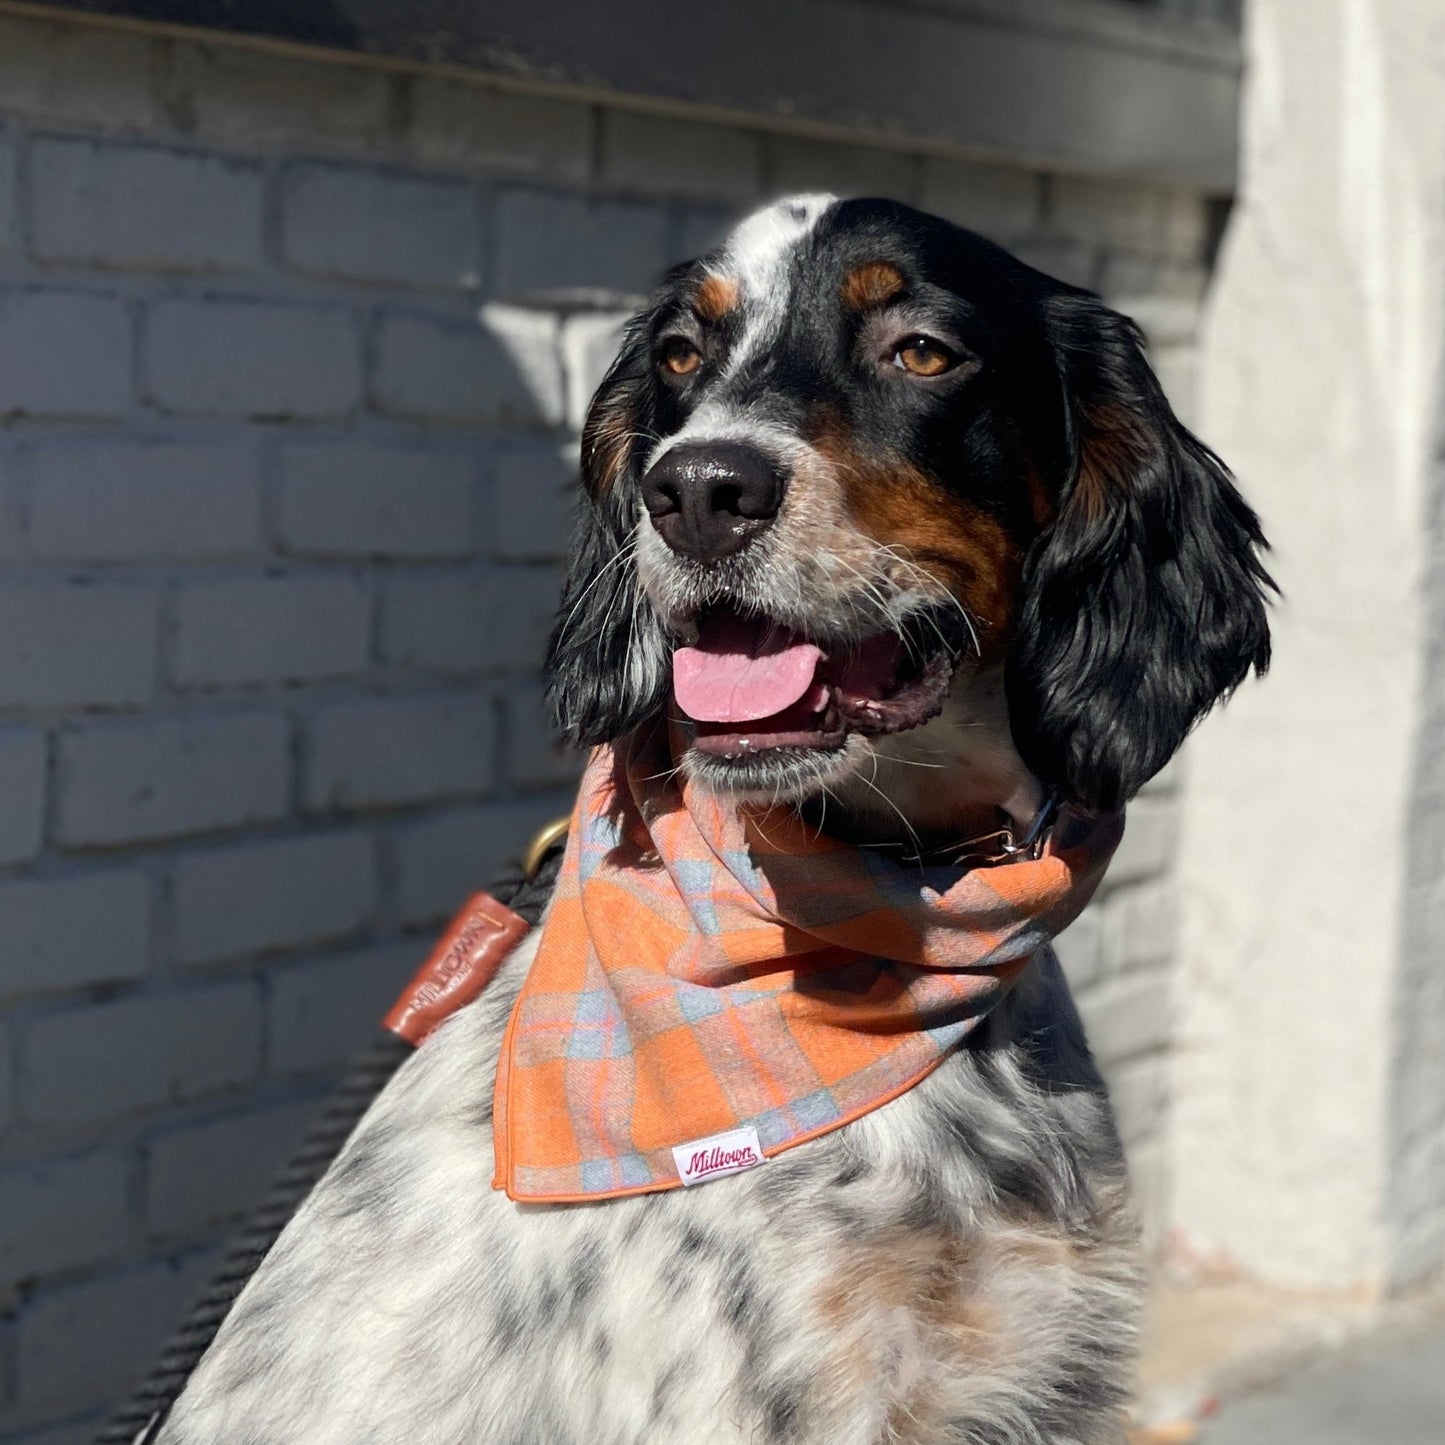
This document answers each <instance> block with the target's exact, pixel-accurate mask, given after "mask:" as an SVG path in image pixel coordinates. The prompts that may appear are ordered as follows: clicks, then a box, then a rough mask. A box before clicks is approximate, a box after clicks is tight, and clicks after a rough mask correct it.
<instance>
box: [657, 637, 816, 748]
mask: <svg viewBox="0 0 1445 1445" xmlns="http://www.w3.org/2000/svg"><path fill="white" fill-rule="evenodd" d="M796 636H797V634H796V633H793V632H789V631H787V630H786V629H784V628H781V627H777V626H775V625H774V624H773V623H770V622H767V621H766V620H764V619H763V618H753V617H739V616H737V615H736V614H734V613H730V612H719V613H714V614H713V616H712V617H710V618H709V619H708V620H707V622H705V623H704V624H703V626H702V629H701V630H700V632H699V633H698V639H697V645H696V646H695V647H679V648H678V649H677V651H676V652H674V653H673V654H672V690H673V693H674V695H675V696H676V698H677V705H678V706H679V707H680V708H681V709H682V710H683V712H685V713H686V714H687V715H688V716H689V717H690V718H693V719H694V720H695V721H697V722H757V721H759V720H760V719H762V718H766V717H772V715H773V714H774V713H779V712H782V711H783V709H784V708H789V707H792V705H793V704H794V703H795V702H797V701H798V700H799V699H800V698H802V697H804V696H805V695H806V694H807V693H808V692H809V691H810V690H811V689H812V686H813V675H814V673H815V672H816V671H817V668H818V664H819V663H820V662H821V661H822V660H823V650H822V648H820V647H815V646H814V645H813V644H812V643H811V642H798V641H795V640H793V639H795V638H796Z"/></svg>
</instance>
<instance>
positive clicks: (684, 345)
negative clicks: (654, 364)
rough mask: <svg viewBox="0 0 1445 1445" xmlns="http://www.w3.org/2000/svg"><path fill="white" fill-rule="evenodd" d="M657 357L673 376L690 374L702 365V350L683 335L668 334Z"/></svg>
mask: <svg viewBox="0 0 1445 1445" xmlns="http://www.w3.org/2000/svg"><path fill="white" fill-rule="evenodd" d="M658 359H659V360H660V361H661V362H662V365H663V368H664V369H665V370H667V371H670V372H671V373H672V374H673V375H674V376H691V375H692V374H693V372H695V371H696V370H697V369H698V367H700V366H701V365H702V352H700V351H699V350H698V349H697V347H696V346H694V345H693V344H692V342H690V341H689V340H688V339H687V338H686V337H685V336H670V337H668V339H667V340H666V341H664V342H663V343H662V349H661V351H660V352H659V353H658Z"/></svg>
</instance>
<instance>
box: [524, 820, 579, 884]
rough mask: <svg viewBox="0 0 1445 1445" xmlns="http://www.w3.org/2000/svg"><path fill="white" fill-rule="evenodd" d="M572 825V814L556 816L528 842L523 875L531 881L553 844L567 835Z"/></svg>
mask: <svg viewBox="0 0 1445 1445" xmlns="http://www.w3.org/2000/svg"><path fill="white" fill-rule="evenodd" d="M571 826H572V819H571V817H570V816H568V817H566V818H554V819H553V820H552V822H550V823H548V824H547V826H546V827H545V828H542V829H541V830H540V831H539V832H538V833H537V835H536V837H534V838H533V839H532V841H531V842H530V843H529V844H527V851H526V852H525V853H524V854H522V876H523V877H524V878H525V879H526V880H527V882H528V883H530V882H531V881H532V880H533V879H534V878H535V877H536V876H537V872H538V870H539V869H540V868H541V866H542V860H543V859H544V858H545V857H546V856H547V851H548V849H549V848H551V846H552V845H553V844H554V843H556V842H559V841H560V840H561V839H563V838H565V837H566V836H567V829H568V828H570V827H571Z"/></svg>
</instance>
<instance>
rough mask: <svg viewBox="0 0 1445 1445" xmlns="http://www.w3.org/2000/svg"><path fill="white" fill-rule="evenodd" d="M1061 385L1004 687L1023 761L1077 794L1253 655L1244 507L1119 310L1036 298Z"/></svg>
mask: <svg viewBox="0 0 1445 1445" xmlns="http://www.w3.org/2000/svg"><path fill="white" fill-rule="evenodd" d="M1046 320H1047V325H1048V328H1049V333H1050V338H1051V341H1052V345H1053V348H1054V353H1055V356H1056V358H1057V365H1058V371H1059V376H1060V378H1061V381H1062V385H1063V393H1064V407H1065V437H1066V445H1065V449H1064V450H1065V473H1066V474H1065V476H1064V478H1063V484H1062V488H1061V491H1060V494H1059V504H1058V512H1057V516H1056V518H1055V520H1054V522H1053V524H1052V525H1051V526H1050V527H1049V528H1048V530H1047V531H1046V532H1045V533H1044V534H1043V535H1042V536H1041V537H1040V538H1039V539H1038V542H1037V543H1036V544H1035V546H1034V548H1033V550H1032V551H1031V553H1030V555H1029V559H1028V563H1027V566H1026V570H1025V589H1024V604H1023V608H1022V613H1021V618H1020V627H1019V633H1018V637H1017V639H1016V641H1015V643H1014V646H1013V648H1012V650H1011V652H1010V654H1009V660H1008V669H1007V687H1008V698H1009V714H1010V719H1011V722H1012V724H1013V732H1014V741H1015V744H1016V746H1017V747H1018V749H1019V752H1020V754H1021V755H1022V757H1023V759H1024V761H1025V762H1026V763H1028V765H1029V767H1030V768H1031V769H1032V770H1033V772H1034V773H1035V774H1036V775H1037V776H1038V777H1039V778H1040V779H1041V780H1042V781H1044V782H1045V783H1047V784H1048V785H1050V786H1052V787H1054V788H1056V789H1057V790H1058V791H1059V792H1060V793H1061V794H1062V795H1063V797H1064V798H1066V799H1068V800H1070V801H1073V802H1074V803H1076V804H1078V805H1079V806H1082V807H1085V808H1089V809H1112V808H1115V807H1118V806H1120V805H1121V804H1123V803H1124V802H1126V801H1127V800H1128V799H1129V798H1130V797H1131V796H1132V795H1133V794H1134V793H1135V792H1137V791H1138V789H1139V788H1140V787H1141V786H1142V785H1143V784H1144V783H1145V782H1147V781H1148V780H1149V778H1151V777H1152V776H1153V775H1154V774H1155V773H1156V772H1158V771H1159V769H1160V768H1162V767H1163V766H1164V764H1165V763H1166V762H1168V760H1169V759H1170V757H1171V756H1172V755H1173V754H1174V752H1175V750H1176V749H1177V748H1178V747H1179V745H1180V743H1181V742H1183V740H1184V737H1185V735H1186V734H1187V733H1188V732H1189V730H1190V728H1191V727H1193V726H1194V724H1195V723H1196V722H1197V721H1198V720H1199V719H1200V718H1201V717H1202V716H1203V715H1204V714H1205V713H1206V712H1208V711H1209V709H1210V708H1211V707H1212V706H1213V705H1214V703H1215V702H1216V701H1218V700H1219V699H1220V698H1222V697H1224V696H1226V695H1227V694H1228V693H1229V692H1230V691H1231V690H1232V689H1233V688H1235V687H1236V686H1237V685H1238V684H1239V683H1240V682H1241V681H1243V679H1244V678H1245V676H1246V675H1247V674H1248V672H1249V669H1250V668H1251V667H1253V668H1254V669H1255V671H1256V672H1258V673H1262V672H1264V670H1265V669H1266V668H1267V667H1268V665H1269V627H1268V623H1267V620H1266V617H1265V608H1264V599H1265V594H1266V592H1268V591H1271V590H1273V587H1274V584H1273V582H1272V581H1271V580H1270V578H1269V575H1268V573H1266V572H1265V570H1264V567H1263V565H1262V563H1261V562H1260V557H1259V553H1260V551H1261V550H1262V549H1263V548H1264V547H1265V546H1266V543H1265V540H1264V536H1263V534H1262V533H1261V531H1260V527H1259V521H1258V519H1257V518H1256V517H1255V515H1254V513H1253V512H1252V511H1251V510H1250V508H1249V507H1248V505H1247V504H1246V503H1245V501H1244V499H1243V498H1242V497H1241V496H1240V495H1239V493H1238V492H1237V491H1236V490H1235V488H1234V484H1233V482H1232V480H1231V478H1230V474H1229V472H1228V470H1227V469H1226V468H1225V466H1224V464H1223V463H1222V462H1221V461H1220V460H1219V458H1218V457H1217V456H1215V455H1214V453H1213V452H1211V451H1210V450H1209V448H1208V447H1206V446H1205V445H1204V444H1203V443H1202V442H1201V441H1199V439H1198V438H1197V437H1195V436H1194V435H1193V434H1192V433H1191V432H1190V431H1189V430H1188V429H1187V428H1186V427H1184V426H1183V425H1182V424H1181V423H1180V421H1179V420H1178V418H1177V417H1176V416H1175V415H1174V412H1173V410H1172V409H1171V408H1170V406H1169V403H1168V401H1166V400H1165V397H1164V394H1163V392H1162V391H1161V390H1160V387H1159V383H1158V380H1157V379H1156V378H1155V376H1154V373H1153V371H1152V370H1151V369H1150V367H1149V364H1148V362H1147V361H1146V360H1145V358H1144V354H1143V350H1142V342H1143V338H1142V335H1141V333H1140V331H1139V329H1138V327H1137V326H1135V324H1134V323H1133V322H1132V321H1130V320H1128V319H1127V318H1126V317H1123V316H1120V315H1119V314H1118V313H1117V312H1114V311H1111V310H1109V308H1108V307H1106V306H1105V305H1104V304H1103V302H1101V301H1100V300H1099V299H1098V298H1097V297H1095V296H1092V295H1090V294H1088V293H1086V292H1076V291H1068V292H1063V293H1060V294H1057V295H1055V296H1053V297H1051V298H1050V300H1049V301H1048V303H1047V315H1046Z"/></svg>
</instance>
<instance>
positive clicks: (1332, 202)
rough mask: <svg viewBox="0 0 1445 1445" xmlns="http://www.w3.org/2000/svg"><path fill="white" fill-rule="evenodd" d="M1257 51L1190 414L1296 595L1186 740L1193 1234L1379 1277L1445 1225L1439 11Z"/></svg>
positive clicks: (1185, 1039) (1197, 1247)
mask: <svg viewBox="0 0 1445 1445" xmlns="http://www.w3.org/2000/svg"><path fill="white" fill-rule="evenodd" d="M1246 55H1247V57H1248V67H1249V69H1248V78H1247V89H1246V102H1245V115H1244V125H1243V138H1242V144H1243V152H1242V158H1241V159H1242V166H1241V191H1240V199H1239V202H1238V204H1237V206H1236V208H1235V210H1234V213H1233V215H1232V218H1231V224H1230V227H1229V230H1228V234H1227V237H1226V240H1225V244H1224V248H1223V251H1222V253H1221V256H1220V261H1219V267H1218V270H1217V273H1216V276H1215V279H1214V284H1213V289H1212V295H1211V297H1210V301H1209V306H1208V310H1207V317H1206V326H1205V332H1204V342H1203V347H1202V355H1201V371H1200V386H1201V394H1200V426H1201V430H1202V432H1203V434H1204V436H1205V437H1206V438H1207V439H1208V440H1209V442H1210V443H1211V444H1212V445H1213V446H1215V447H1216V448H1217V449H1218V450H1219V452H1220V453H1221V454H1222V455H1223V456H1224V457H1225V459H1226V460H1227V461H1228V462H1229V463H1230V464H1231V466H1232V467H1233V468H1234V469H1235V471H1236V472H1237V473H1238V475H1239V477H1240V480H1241V485H1242V487H1243V488H1244V490H1245V492H1246V494H1247V495H1248V496H1249V497H1250V499H1251V500H1252V501H1253V502H1254V503H1255V505H1256V506H1257V507H1258V508H1259V509H1260V511H1261V512H1262V514H1263V516H1264V519H1265V524H1266V530H1267V531H1268V533H1269V535H1270V537H1271V538H1272V540H1273V542H1274V544H1275V552H1274V556H1273V561H1272V568H1273V571H1274V573H1275V576H1276V578H1277V579H1278V581H1279V583H1280V585H1281V587H1282V589H1283V592H1284V600H1283V602H1282V603H1281V605H1280V606H1279V607H1278V608H1277V609H1276V611H1275V618H1274V622H1275V655H1276V662H1275V666H1274V669H1273V672H1272V673H1271V675H1270V677H1269V679H1268V680H1267V681H1266V682H1265V683H1264V684H1263V685H1259V684H1250V685H1248V686H1246V687H1245V688H1244V689H1243V690H1242V691H1241V693H1240V695H1239V697H1238V698H1237V700H1236V701H1235V702H1234V703H1233V705H1232V706H1231V707H1230V708H1229V709H1228V710H1227V711H1226V712H1225V713H1224V714H1223V715H1221V716H1220V717H1217V718H1215V719H1214V720H1212V721H1211V722H1210V723H1209V724H1208V725H1207V726H1206V727H1205V728H1204V729H1203V730H1202V731H1201V733H1200V735H1199V736H1198V737H1197V738H1196V740H1195V741H1194V743H1193V745H1192V748H1191V756H1190V760H1189V768H1188V773H1187V780H1188V781H1187V790H1186V796H1185V805H1184V819H1183V841H1182V847H1181V863H1180V877H1179V882H1180V888H1181V897H1182V905H1183V922H1182V963H1181V994H1180V997H1179V999H1178V1007H1179V1013H1178V1019H1179V1040H1178V1042H1179V1051H1178V1056H1177V1060H1176V1072H1175V1077H1174V1086H1175V1089H1174V1092H1175V1110H1174V1120H1175V1125H1174V1132H1173V1140H1172V1148H1173V1163H1174V1170H1173V1174H1174V1189H1173V1204H1172V1214H1173V1222H1174V1239H1175V1243H1176V1246H1177V1247H1178V1249H1179V1252H1180V1253H1181V1254H1182V1255H1184V1256H1186V1257H1193V1258H1196V1259H1203V1260H1206V1261H1208V1262H1210V1263H1214V1264H1223V1265H1226V1266H1233V1267H1238V1268H1241V1269H1243V1270H1245V1271H1248V1272H1250V1273H1253V1274H1257V1275H1259V1276H1262V1277H1265V1278H1269V1279H1273V1280H1277V1281H1280V1282H1284V1283H1298V1284H1309V1285H1323V1286H1338V1287H1360V1286H1363V1287H1365V1288H1388V1287H1391V1286H1398V1285H1402V1284H1406V1283H1409V1282H1413V1281H1415V1280H1418V1279H1420V1278H1421V1277H1423V1276H1424V1275H1426V1274H1428V1273H1429V1272H1431V1271H1432V1270H1434V1269H1436V1268H1438V1266H1439V1264H1440V1261H1441V1252H1442V1222H1445V1042H1442V1041H1445V991H1442V987H1441V984H1440V978H1441V975H1442V973H1445V957H1442V955H1445V948H1442V947H1441V943H1442V940H1445V891H1442V885H1441V883H1440V881H1439V877H1440V869H1439V867H1438V866H1435V863H1437V862H1438V860H1439V859H1440V857H1441V855H1442V851H1445V850H1442V849H1441V847H1440V846H1439V842H1440V834H1441V832H1442V831H1445V824H1442V818H1445V786H1442V784H1441V783H1440V781H1438V780H1437V779H1436V778H1435V777H1434V775H1433V773H1432V772H1431V769H1430V760H1431V758H1432V757H1433V755H1434V752H1435V751H1438V749H1439V748H1440V747H1441V745H1442V742H1445V739H1441V738H1440V737H1439V736H1438V734H1437V735H1436V738H1435V742H1434V744H1433V747H1432V746H1430V737H1429V735H1428V734H1427V732H1426V731H1425V726H1424V725H1425V720H1426V718H1427V716H1430V715H1432V714H1431V709H1430V707H1429V704H1430V703H1431V702H1432V701H1434V702H1437V705H1438V695H1439V694H1440V693H1441V691H1442V677H1441V673H1442V671H1445V669H1442V668H1441V667H1440V665H1439V662H1438V659H1437V660H1436V663H1435V665H1434V666H1433V667H1432V666H1431V665H1430V661H1431V657H1430V651H1429V645H1428V644H1429V636H1428V633H1429V619H1430V616H1431V599H1430V596H1429V592H1428V587H1427V583H1428V581H1429V579H1430V577H1431V575H1432V574H1431V571H1430V568H1429V562H1430V556H1429V554H1430V549H1431V531H1430V523H1431V517H1432V513H1431V511H1430V501H1431V494H1432V486H1431V477H1432V457H1433V455H1434V451H1433V445H1434V438H1435V436H1436V435H1437V433H1436V426H1435V419H1436V415H1437V404H1438V395H1439V387H1440V359H1441V349H1442V348H1441V343H1442V332H1445V0H1253V3H1251V5H1250V6H1249V13H1248V18H1247V34H1246ZM1437 616H1438V613H1437ZM1435 771H1437V772H1438V771H1439V769H1438V768H1437V769H1436V770H1435ZM1432 860H1434V861H1433V862H1432ZM1412 866H1413V870H1414V871H1413V872H1412V871H1411V870H1412ZM1432 907H1433V913H1432V912H1431V911H1430V909H1431V908H1432Z"/></svg>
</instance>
